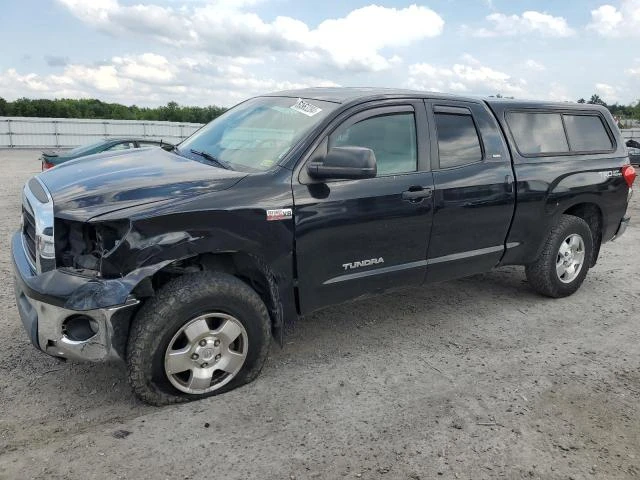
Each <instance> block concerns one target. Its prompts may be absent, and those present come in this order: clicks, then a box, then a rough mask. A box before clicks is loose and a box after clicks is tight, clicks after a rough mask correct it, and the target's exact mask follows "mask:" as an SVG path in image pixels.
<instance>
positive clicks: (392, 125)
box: [292, 100, 433, 313]
mask: <svg viewBox="0 0 640 480" xmlns="http://www.w3.org/2000/svg"><path fill="white" fill-rule="evenodd" d="M418 132H420V134H418ZM428 135H429V129H428V126H427V119H426V111H425V108H424V104H423V102H422V101H420V100H416V101H409V100H404V101H394V102H388V101H387V102H383V104H380V103H379V104H377V105H375V104H369V105H368V106H366V107H363V106H361V107H356V111H354V112H353V113H352V115H350V116H348V117H347V118H346V119H345V120H344V121H342V122H340V123H339V124H336V125H335V126H334V127H330V128H329V133H328V134H327V135H326V136H325V137H324V138H323V139H321V141H320V145H319V146H318V147H317V149H316V150H315V151H314V152H313V153H312V154H311V155H310V156H309V158H308V161H309V160H311V159H313V158H315V157H316V155H323V154H326V152H327V150H328V149H330V148H332V147H334V146H360V147H366V148H371V149H372V150H373V151H374V153H375V156H376V160H377V166H378V174H377V176H376V177H375V178H369V179H361V180H338V181H328V182H317V181H313V180H311V179H310V178H309V177H308V176H306V170H305V168H304V166H303V167H302V169H301V171H300V175H299V176H297V175H294V179H293V185H292V187H293V196H294V203H295V207H294V221H295V232H296V264H297V277H298V292H299V300H300V309H301V311H302V313H308V312H310V311H312V310H315V309H317V308H320V307H322V306H325V305H330V304H335V303H339V302H341V301H344V300H348V299H351V298H356V297H359V296H361V295H365V294H371V293H376V292H382V291H385V290H389V289H392V288H394V287H399V286H403V285H419V284H421V283H422V282H423V281H424V276H425V272H426V263H427V262H426V258H427V245H428V239H429V234H430V231H431V217H432V189H433V179H432V176H431V171H430V162H429V148H428Z"/></svg>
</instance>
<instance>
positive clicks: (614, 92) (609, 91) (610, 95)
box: [595, 83, 619, 103]
mask: <svg viewBox="0 0 640 480" xmlns="http://www.w3.org/2000/svg"><path fill="white" fill-rule="evenodd" d="M595 89H596V93H597V94H598V95H600V97H601V98H602V100H604V101H605V102H606V103H615V102H617V101H618V100H619V98H618V88H617V87H614V86H613V85H608V84H606V83H596V87H595Z"/></svg>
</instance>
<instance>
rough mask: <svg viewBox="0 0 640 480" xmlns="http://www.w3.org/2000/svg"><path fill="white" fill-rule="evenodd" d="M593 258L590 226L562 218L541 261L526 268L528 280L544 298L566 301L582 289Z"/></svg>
mask: <svg viewBox="0 0 640 480" xmlns="http://www.w3.org/2000/svg"><path fill="white" fill-rule="evenodd" d="M592 255H593V238H592V235H591V229H590V228H589V225H588V224H587V223H586V222H585V221H584V220H583V219H581V218H579V217H574V216H572V215H562V217H561V218H560V221H559V222H558V223H557V224H556V225H555V226H554V227H553V228H552V229H551V231H550V232H549V235H548V236H547V239H546V240H545V245H544V248H543V250H542V253H541V254H540V256H539V257H538V259H537V260H536V261H535V262H533V263H531V264H529V265H527V266H526V268H525V273H526V275H527V280H528V281H529V284H530V285H531V286H532V287H533V288H534V289H535V290H536V291H537V292H539V293H541V294H542V295H546V296H548V297H554V298H558V297H566V296H568V295H571V294H572V293H574V292H575V291H576V290H578V288H580V285H582V282H583V281H584V279H585V277H586V275H587V272H588V271H589V264H590V261H591V258H592Z"/></svg>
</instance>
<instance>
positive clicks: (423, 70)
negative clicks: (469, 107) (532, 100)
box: [408, 63, 526, 96]
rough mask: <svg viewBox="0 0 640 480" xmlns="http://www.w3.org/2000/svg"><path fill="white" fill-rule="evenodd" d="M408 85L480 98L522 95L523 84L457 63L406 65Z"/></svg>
mask: <svg viewBox="0 0 640 480" xmlns="http://www.w3.org/2000/svg"><path fill="white" fill-rule="evenodd" d="M408 86H409V87H410V88H415V89H418V90H429V91H440V92H451V91H452V92H469V93H472V94H479V95H495V94H497V93H500V94H501V95H510V96H511V95H517V96H523V95H524V94H525V87H526V81H525V80H524V79H514V78H513V77H511V76H510V75H509V74H507V73H504V72H500V71H498V70H494V69H492V68H490V67H487V66H483V65H479V64H468V63H467V64H462V63H457V64H454V65H452V66H451V67H442V66H434V65H431V64H429V63H416V64H413V65H410V66H409V80H408Z"/></svg>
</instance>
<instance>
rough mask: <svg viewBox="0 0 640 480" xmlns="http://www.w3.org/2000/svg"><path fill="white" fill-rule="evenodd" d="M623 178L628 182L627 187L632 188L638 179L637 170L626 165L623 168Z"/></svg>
mask: <svg viewBox="0 0 640 480" xmlns="http://www.w3.org/2000/svg"><path fill="white" fill-rule="evenodd" d="M622 178H624V181H625V182H627V186H628V187H629V188H631V186H632V185H633V182H634V180H635V179H636V169H635V168H633V167H632V166H631V165H625V166H624V167H622Z"/></svg>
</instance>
